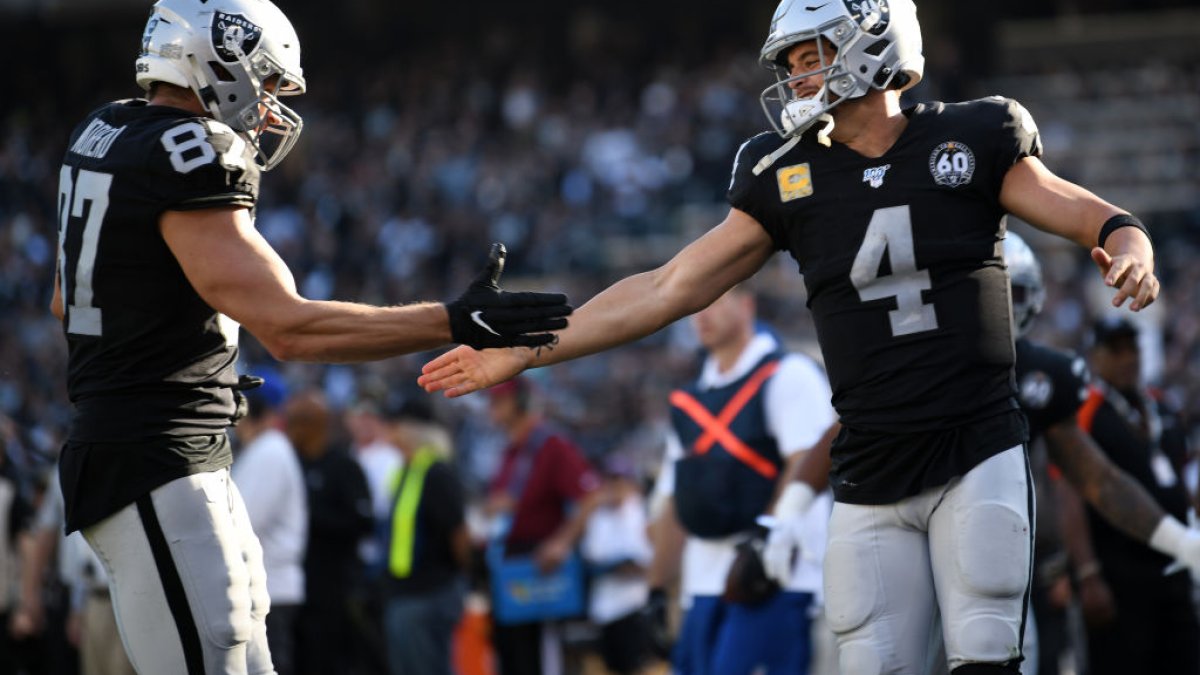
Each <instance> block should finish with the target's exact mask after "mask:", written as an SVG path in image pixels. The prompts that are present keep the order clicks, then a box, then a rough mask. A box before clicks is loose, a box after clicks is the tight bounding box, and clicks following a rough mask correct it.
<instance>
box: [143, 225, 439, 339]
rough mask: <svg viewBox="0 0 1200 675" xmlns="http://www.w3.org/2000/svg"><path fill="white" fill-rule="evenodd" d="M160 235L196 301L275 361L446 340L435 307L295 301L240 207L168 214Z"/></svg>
mask: <svg viewBox="0 0 1200 675" xmlns="http://www.w3.org/2000/svg"><path fill="white" fill-rule="evenodd" d="M161 230H162V235H163V239H165V240H166V242H167V245H168V246H169V247H170V248H171V252H172V253H174V255H175V258H176V259H177V260H178V261H179V264H180V266H181V267H182V268H183V271H184V274H186V275H187V278H188V281H190V282H191V284H192V287H193V288H195V289H196V292H197V293H199V294H200V297H202V298H203V299H204V301H205V302H207V303H208V304H209V306H211V307H212V308H213V309H215V310H217V311H218V312H221V313H223V314H225V315H227V316H229V317H230V318H232V319H234V320H235V321H237V322H238V323H240V324H242V325H243V326H244V327H245V328H246V329H247V330H249V331H250V332H251V333H253V334H254V336H255V337H257V338H258V339H259V340H260V341H261V342H262V343H263V346H265V347H266V348H267V349H268V350H269V351H270V352H271V355H272V356H274V357H276V358H278V359H280V360H300V361H364V360H371V359H380V358H385V357H388V356H395V355H397V354H401V353H405V352H413V351H420V350H424V349H432V348H433V347H436V346H438V345H441V344H445V343H447V342H449V341H450V325H449V321H448V318H447V314H446V310H445V308H444V307H443V306H442V305H440V304H435V303H423V304H416V305H407V306H403V307H371V306H368V305H359V304H353V303H347V302H320V301H313V300H306V299H305V298H303V297H301V296H300V295H299V293H297V292H296V282H295V280H294V279H293V277H292V273H291V272H290V271H289V270H288V268H287V266H286V265H285V264H284V262H283V260H282V259H280V257H279V254H277V253H276V252H275V251H274V249H272V248H271V246H270V245H269V244H268V243H267V242H266V240H265V239H263V238H262V235H261V234H259V232H258V230H256V229H254V223H253V221H252V220H251V218H250V212H249V210H247V209H205V210H201V211H168V212H166V213H165V214H163V216H162V219H161Z"/></svg>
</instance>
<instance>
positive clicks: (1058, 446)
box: [1045, 419, 1169, 542]
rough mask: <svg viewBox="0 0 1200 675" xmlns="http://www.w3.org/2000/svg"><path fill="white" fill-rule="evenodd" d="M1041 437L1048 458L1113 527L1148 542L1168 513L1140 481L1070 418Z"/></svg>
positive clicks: (1052, 427) (1050, 428)
mask: <svg viewBox="0 0 1200 675" xmlns="http://www.w3.org/2000/svg"><path fill="white" fill-rule="evenodd" d="M1045 437H1046V449H1047V451H1048V452H1049V453H1050V458H1051V460H1053V461H1054V463H1055V464H1056V465H1057V466H1058V467H1059V468H1060V469H1062V471H1063V474H1064V475H1065V476H1066V477H1067V480H1069V481H1071V485H1073V486H1075V489H1077V490H1078V491H1079V494H1080V495H1081V496H1082V497H1083V498H1084V499H1086V500H1087V502H1088V504H1091V505H1092V508H1094V509H1096V511H1098V512H1099V513H1100V515H1102V516H1104V519H1105V520H1107V521H1108V522H1109V523H1111V524H1112V526H1113V527H1115V528H1117V529H1118V530H1121V531H1122V532H1124V533H1125V534H1128V535H1129V536H1131V537H1133V538H1135V539H1137V540H1138V541H1142V542H1148V541H1149V540H1150V537H1151V535H1153V534H1154V530H1155V528H1157V527H1158V525H1159V523H1160V522H1162V520H1163V518H1168V517H1169V516H1167V514H1166V513H1165V512H1164V511H1163V510H1162V508H1161V507H1160V506H1159V505H1158V504H1157V503H1156V502H1155V501H1154V498H1153V497H1151V496H1150V494H1149V493H1148V492H1146V490H1145V488H1143V487H1142V486H1141V484H1139V483H1138V482H1137V481H1136V480H1134V479H1133V478H1131V477H1130V476H1129V474H1127V473H1125V472H1124V471H1122V470H1121V469H1119V468H1117V466H1116V465H1115V464H1113V463H1112V462H1111V461H1110V460H1109V459H1108V457H1107V456H1105V454H1104V453H1103V452H1102V451H1101V450H1100V448H1098V447H1096V443H1095V441H1093V440H1092V438H1091V436H1088V435H1087V433H1085V432H1084V431H1083V430H1082V429H1080V428H1079V426H1078V425H1076V424H1075V420H1074V419H1068V420H1064V421H1062V422H1060V423H1058V424H1055V425H1053V426H1051V427H1049V428H1048V429H1046V433H1045Z"/></svg>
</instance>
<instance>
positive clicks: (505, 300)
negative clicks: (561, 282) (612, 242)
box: [446, 243, 573, 349]
mask: <svg viewBox="0 0 1200 675" xmlns="http://www.w3.org/2000/svg"><path fill="white" fill-rule="evenodd" d="M506 255H507V251H505V249H504V244H500V243H495V244H492V250H491V254H490V255H489V256H488V264H487V267H485V268H483V271H482V272H480V273H479V276H477V277H475V280H474V281H472V282H471V285H470V286H468V287H467V292H466V293H463V294H462V295H461V296H459V298H458V299H457V300H455V301H454V302H450V303H447V304H446V311H447V312H448V313H449V315H450V336H451V338H452V339H453V340H454V341H455V342H457V343H459V344H464V345H468V346H470V347H473V348H475V349H488V348H490V347H540V346H542V345H546V344H550V343H551V342H554V340H555V339H556V336H554V335H552V334H551V333H549V332H547V331H552V330H558V329H560V328H566V327H567V319H566V317H567V315H569V314H570V313H571V311H572V309H573V308H572V307H571V306H570V305H568V304H567V296H565V295H563V294H562V293H528V292H523V293H509V292H507V291H502V290H500V284H499V282H500V274H501V273H502V272H503V271H504V258H505V256H506Z"/></svg>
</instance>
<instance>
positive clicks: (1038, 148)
mask: <svg viewBox="0 0 1200 675" xmlns="http://www.w3.org/2000/svg"><path fill="white" fill-rule="evenodd" d="M996 103H997V104H998V105H999V106H1000V107H1001V108H1002V111H1001V114H1000V129H999V132H998V133H997V141H996V146H995V154H994V155H993V161H994V165H993V172H992V175H993V176H995V177H996V185H995V189H996V194H999V193H1000V187H1001V185H1002V184H1003V182H1004V176H1005V174H1007V173H1008V170H1009V169H1010V168H1012V166H1013V165H1014V164H1016V163H1017V162H1019V161H1021V160H1022V159H1024V158H1026V157H1041V156H1042V138H1041V135H1040V134H1039V133H1038V128H1037V124H1036V123H1035V122H1034V121H1033V116H1032V115H1030V114H1029V111H1028V110H1026V109H1025V106H1023V105H1021V104H1020V103H1018V102H1017V101H1015V100H1013V99H1011V98H1000V97H996Z"/></svg>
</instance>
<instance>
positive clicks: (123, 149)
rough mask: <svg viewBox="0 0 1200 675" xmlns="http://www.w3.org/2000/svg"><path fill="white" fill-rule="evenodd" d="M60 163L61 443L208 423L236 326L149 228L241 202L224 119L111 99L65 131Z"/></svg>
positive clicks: (225, 412)
mask: <svg viewBox="0 0 1200 675" xmlns="http://www.w3.org/2000/svg"><path fill="white" fill-rule="evenodd" d="M68 148H69V149H68V151H67V154H66V158H65V159H64V161H63V166H62V170H61V172H60V174H59V180H60V182H59V195H58V200H59V201H58V212H59V272H60V282H61V284H62V289H61V290H62V296H63V300H64V305H65V311H66V317H65V320H64V322H63V329H64V331H65V333H66V337H67V343H68V347H69V351H70V355H69V363H68V381H67V391H68V394H69V395H70V398H71V402H72V403H73V404H74V406H75V415H74V419H73V424H72V427H71V433H70V438H71V440H73V441H82V442H96V441H117V440H123V441H131V440H146V439H153V438H161V437H183V436H194V435H202V434H213V433H221V432H223V431H224V429H225V428H226V427H227V426H228V425H229V423H230V418H231V416H232V415H233V413H234V397H233V392H232V390H231V389H230V386H231V385H233V384H235V383H236V381H237V375H236V373H235V372H234V361H235V360H236V358H237V346H236V344H237V325H236V324H234V323H233V322H231V321H229V320H228V319H226V318H225V317H223V316H222V315H220V314H218V313H217V312H216V311H214V310H213V309H212V308H211V307H209V306H208V305H207V304H206V303H205V302H204V300H202V299H201V298H200V296H199V295H197V293H196V291H195V290H193V289H192V287H191V285H190V284H189V283H188V280H187V278H186V277H185V276H184V274H183V271H182V269H181V268H180V266H179V263H178V262H177V261H176V260H175V258H174V256H173V255H172V254H171V251H170V249H169V248H168V247H167V245H166V242H164V241H163V238H162V235H161V234H160V232H159V227H158V221H159V216H160V215H161V214H162V213H163V212H164V211H167V210H188V209H200V208H210V207H219V206H245V207H253V206H254V204H255V201H256V199H257V197H258V180H259V174H258V169H257V166H256V165H255V163H254V161H253V155H252V151H251V149H250V148H249V146H248V145H247V144H246V143H245V142H244V141H243V140H242V139H241V138H240V137H238V136H237V135H236V134H235V133H234V132H233V131H232V130H231V129H229V127H227V126H225V125H224V124H221V123H219V122H216V121H214V120H211V119H207V118H200V117H195V116H193V115H192V114H190V113H188V112H185V111H183V110H179V109H176V108H170V107H164V106H151V105H148V104H147V103H146V102H145V101H142V100H127V101H117V102H115V103H111V104H109V105H106V106H104V107H102V108H100V109H99V110H97V111H95V112H93V113H92V114H91V115H89V116H88V117H87V118H86V119H85V120H84V121H83V123H82V124H80V125H79V126H78V127H77V128H76V129H75V131H74V132H73V133H72V134H71V139H70V144H69V146H68Z"/></svg>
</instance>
